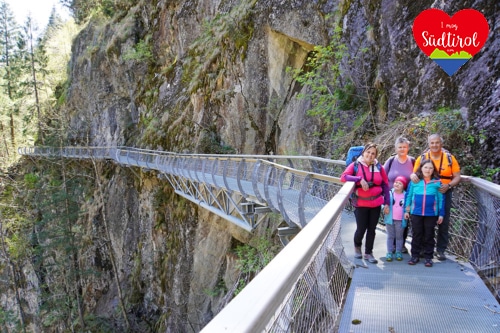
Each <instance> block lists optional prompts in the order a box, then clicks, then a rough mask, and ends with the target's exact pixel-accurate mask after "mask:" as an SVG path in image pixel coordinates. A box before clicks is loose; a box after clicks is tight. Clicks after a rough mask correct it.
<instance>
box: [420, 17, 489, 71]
mask: <svg viewBox="0 0 500 333" xmlns="http://www.w3.org/2000/svg"><path fill="white" fill-rule="evenodd" d="M489 31H490V29H489V26H488V21H486V18H485V17H484V15H483V14H482V13H481V12H479V11H477V10H475V9H462V10H460V11H458V12H457V13H455V15H453V16H452V17H450V16H449V15H448V14H446V12H444V11H442V10H440V9H435V8H431V9H426V10H424V11H423V12H421V13H420V14H418V16H417V17H416V18H415V21H413V38H415V42H417V45H418V47H420V49H421V50H422V51H423V52H424V53H425V54H426V55H428V56H429V58H431V59H432V60H434V61H435V62H436V63H437V64H438V65H439V66H440V67H441V68H442V69H443V70H444V71H445V72H446V73H447V74H448V75H450V76H451V75H453V74H454V73H455V72H456V71H457V70H458V69H459V68H460V67H461V66H462V65H463V64H465V63H466V62H467V61H469V59H471V58H472V57H473V56H474V55H475V54H476V53H478V52H479V50H481V48H482V47H483V45H484V43H486V39H488V34H489Z"/></svg>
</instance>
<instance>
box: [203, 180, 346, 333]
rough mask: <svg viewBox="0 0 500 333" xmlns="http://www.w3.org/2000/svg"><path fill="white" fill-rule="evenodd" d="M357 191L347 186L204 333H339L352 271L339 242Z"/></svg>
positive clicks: (214, 319)
mask: <svg viewBox="0 0 500 333" xmlns="http://www.w3.org/2000/svg"><path fill="white" fill-rule="evenodd" d="M353 188H354V184H353V183H346V184H345V185H344V186H343V187H342V188H341V190H340V191H339V192H338V193H337V194H336V195H335V197H334V198H333V199H332V200H330V201H329V202H328V204H327V205H326V206H325V207H324V208H323V209H322V210H321V211H320V212H319V213H318V214H317V215H316V216H315V217H314V218H313V219H312V220H311V221H310V222H309V224H308V225H307V227H306V228H304V229H303V230H302V231H301V232H300V233H299V234H298V235H297V236H295V238H293V240H292V241H291V242H290V243H289V244H288V245H287V246H286V247H284V248H283V250H281V252H280V253H279V254H278V255H277V256H276V257H275V258H274V259H273V260H272V261H271V262H270V263H269V264H268V265H267V266H266V267H265V268H264V269H263V270H262V271H261V272H260V273H259V274H258V275H257V276H256V277H255V278H254V279H253V280H252V281H251V282H250V283H249V284H248V285H247V286H246V287H245V288H244V289H243V290H242V291H241V292H240V293H239V294H238V295H237V296H236V297H235V298H234V299H233V300H232V301H231V302H230V303H229V304H228V305H226V307H225V308H224V309H223V310H222V311H221V312H220V313H219V314H218V315H217V316H216V317H215V318H213V319H212V321H210V322H209V323H208V325H206V326H205V327H204V328H203V330H202V332H204V333H211V332H214V333H220V332H239V333H243V332H248V333H250V332H335V327H336V325H338V319H339V315H340V311H341V309H342V304H343V303H344V300H345V297H346V294H347V292H346V291H347V288H348V283H349V279H350V278H351V276H352V270H353V266H352V264H351V263H350V262H349V260H348V259H347V257H346V255H345V252H344V248H343V245H342V239H341V236H340V225H341V223H340V219H341V216H342V212H343V210H344V206H345V205H346V203H347V202H348V198H349V196H350V193H351V191H352V189H353Z"/></svg>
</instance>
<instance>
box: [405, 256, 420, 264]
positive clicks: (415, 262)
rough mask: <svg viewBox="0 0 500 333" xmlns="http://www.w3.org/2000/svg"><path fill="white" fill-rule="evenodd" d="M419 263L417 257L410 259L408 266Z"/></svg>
mask: <svg viewBox="0 0 500 333" xmlns="http://www.w3.org/2000/svg"><path fill="white" fill-rule="evenodd" d="M419 261H420V258H419V257H411V259H410V260H408V265H416V264H417V263H418V262H419Z"/></svg>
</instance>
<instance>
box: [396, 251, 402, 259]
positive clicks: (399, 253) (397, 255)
mask: <svg viewBox="0 0 500 333" xmlns="http://www.w3.org/2000/svg"><path fill="white" fill-rule="evenodd" d="M396 260H397V261H401V260H403V253H401V252H396Z"/></svg>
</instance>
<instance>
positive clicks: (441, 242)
mask: <svg viewBox="0 0 500 333" xmlns="http://www.w3.org/2000/svg"><path fill="white" fill-rule="evenodd" d="M443 196H444V216H443V222H442V223H441V224H438V234H437V243H436V250H437V251H440V252H444V251H445V250H446V248H447V247H448V243H449V241H450V233H449V228H450V214H451V201H452V198H453V190H451V189H450V190H448V191H446V193H445V194H443Z"/></svg>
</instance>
